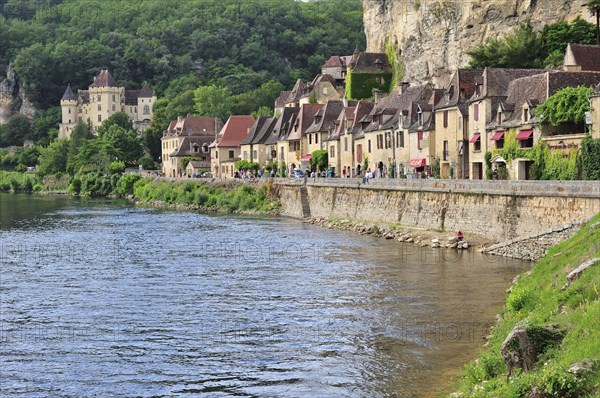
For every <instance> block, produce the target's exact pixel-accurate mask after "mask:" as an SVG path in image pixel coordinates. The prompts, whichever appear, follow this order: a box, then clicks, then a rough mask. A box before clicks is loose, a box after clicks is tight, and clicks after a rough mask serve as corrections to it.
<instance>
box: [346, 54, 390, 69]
mask: <svg viewBox="0 0 600 398" xmlns="http://www.w3.org/2000/svg"><path fill="white" fill-rule="evenodd" d="M351 70H352V73H368V72H379V71H386V72H391V71H392V67H391V66H390V63H389V62H388V57H387V55H386V54H385V53H366V52H361V53H360V54H359V55H358V58H357V59H356V62H353V63H352V69H351Z"/></svg>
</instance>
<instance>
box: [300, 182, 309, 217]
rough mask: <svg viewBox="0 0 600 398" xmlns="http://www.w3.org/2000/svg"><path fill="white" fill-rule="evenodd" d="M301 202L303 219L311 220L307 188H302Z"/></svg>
mask: <svg viewBox="0 0 600 398" xmlns="http://www.w3.org/2000/svg"><path fill="white" fill-rule="evenodd" d="M300 202H301V203H302V217H303V218H310V217H311V214H310V202H309V201H308V190H307V189H306V186H301V187H300Z"/></svg>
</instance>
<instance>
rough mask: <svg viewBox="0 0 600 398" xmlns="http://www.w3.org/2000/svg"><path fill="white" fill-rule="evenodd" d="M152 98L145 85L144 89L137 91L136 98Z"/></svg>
mask: <svg viewBox="0 0 600 398" xmlns="http://www.w3.org/2000/svg"><path fill="white" fill-rule="evenodd" d="M152 97H154V93H153V92H152V90H150V87H148V85H147V84H144V87H142V89H141V90H140V91H139V93H138V98H152Z"/></svg>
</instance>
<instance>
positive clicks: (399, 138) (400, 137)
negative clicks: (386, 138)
mask: <svg viewBox="0 0 600 398" xmlns="http://www.w3.org/2000/svg"><path fill="white" fill-rule="evenodd" d="M396 148H404V131H396Z"/></svg>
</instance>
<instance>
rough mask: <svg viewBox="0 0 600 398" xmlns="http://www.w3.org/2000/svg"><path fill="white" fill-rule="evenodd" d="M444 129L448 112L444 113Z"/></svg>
mask: <svg viewBox="0 0 600 398" xmlns="http://www.w3.org/2000/svg"><path fill="white" fill-rule="evenodd" d="M444 127H448V111H444Z"/></svg>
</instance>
